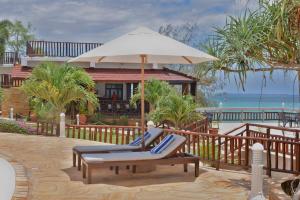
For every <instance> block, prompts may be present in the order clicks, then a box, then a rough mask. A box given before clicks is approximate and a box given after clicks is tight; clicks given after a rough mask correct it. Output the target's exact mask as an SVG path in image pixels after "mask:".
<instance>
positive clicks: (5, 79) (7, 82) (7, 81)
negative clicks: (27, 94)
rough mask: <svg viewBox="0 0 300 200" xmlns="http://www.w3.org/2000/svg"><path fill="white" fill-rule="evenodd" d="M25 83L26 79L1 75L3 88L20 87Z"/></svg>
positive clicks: (0, 79)
mask: <svg viewBox="0 0 300 200" xmlns="http://www.w3.org/2000/svg"><path fill="white" fill-rule="evenodd" d="M23 82H24V79H13V78H12V77H11V74H0V86H1V88H11V87H20V86H21V85H22V84H23Z"/></svg>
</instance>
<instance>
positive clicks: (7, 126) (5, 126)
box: [0, 119, 29, 134]
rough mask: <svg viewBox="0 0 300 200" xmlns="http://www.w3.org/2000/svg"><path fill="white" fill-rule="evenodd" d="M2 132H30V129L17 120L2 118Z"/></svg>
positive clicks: (0, 122) (0, 124) (0, 126)
mask: <svg viewBox="0 0 300 200" xmlns="http://www.w3.org/2000/svg"><path fill="white" fill-rule="evenodd" d="M0 132H8V133H21V134H29V131H28V130H27V129H26V128H25V127H22V125H21V124H19V123H18V122H16V121H12V120H4V119H1V120H0Z"/></svg>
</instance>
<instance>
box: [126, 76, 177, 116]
mask: <svg viewBox="0 0 300 200" xmlns="http://www.w3.org/2000/svg"><path fill="white" fill-rule="evenodd" d="M171 90H173V88H172V87H171V86H170V85H169V84H168V83H167V82H165V81H159V80H156V79H151V80H149V81H146V82H145V100H146V101H147V102H148V103H149V104H150V111H152V110H154V109H155V107H156V103H157V102H158V100H159V99H160V98H161V97H162V96H165V95H166V94H168V93H170V92H171ZM140 99H141V86H140V85H139V86H138V88H137V91H136V93H135V94H134V95H133V96H132V97H131V100H130V103H131V105H134V106H136V103H137V102H138V101H139V100H140Z"/></svg>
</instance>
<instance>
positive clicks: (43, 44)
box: [26, 41, 102, 57]
mask: <svg viewBox="0 0 300 200" xmlns="http://www.w3.org/2000/svg"><path fill="white" fill-rule="evenodd" d="M100 45H102V43H81V42H53V41H28V42H27V45H26V55H27V56H29V57H44V56H47V57H77V56H79V55H81V54H83V53H85V52H87V51H90V50H92V49H94V48H96V47H98V46H100Z"/></svg>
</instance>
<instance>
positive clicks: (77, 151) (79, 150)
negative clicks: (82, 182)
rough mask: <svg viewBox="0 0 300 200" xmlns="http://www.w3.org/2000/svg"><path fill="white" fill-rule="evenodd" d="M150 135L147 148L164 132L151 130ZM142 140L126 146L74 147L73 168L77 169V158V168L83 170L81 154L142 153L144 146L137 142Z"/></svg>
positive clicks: (157, 129) (146, 140)
mask: <svg viewBox="0 0 300 200" xmlns="http://www.w3.org/2000/svg"><path fill="white" fill-rule="evenodd" d="M147 132H148V133H150V136H149V137H148V138H145V147H146V149H149V147H150V146H151V145H152V144H153V143H154V142H155V141H156V140H157V139H158V138H159V137H160V136H161V135H162V133H163V130H162V129H160V128H151V129H149V130H148V131H147ZM139 140H141V136H140V137H138V138H136V139H135V140H134V141H133V142H132V143H130V144H125V145H95V146H74V147H73V166H74V167H76V157H77V168H78V170H80V169H81V154H87V153H88V154H93V153H109V152H114V151H141V150H142V145H141V144H136V142H137V141H139Z"/></svg>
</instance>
